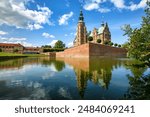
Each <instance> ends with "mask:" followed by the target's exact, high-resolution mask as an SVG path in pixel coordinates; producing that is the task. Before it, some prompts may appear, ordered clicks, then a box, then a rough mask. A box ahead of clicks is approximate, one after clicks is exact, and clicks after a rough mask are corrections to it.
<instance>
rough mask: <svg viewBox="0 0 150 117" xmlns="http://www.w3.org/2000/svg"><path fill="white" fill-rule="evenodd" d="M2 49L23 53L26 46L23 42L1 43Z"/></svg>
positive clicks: (3, 50) (0, 47)
mask: <svg viewBox="0 0 150 117" xmlns="http://www.w3.org/2000/svg"><path fill="white" fill-rule="evenodd" d="M0 49H1V51H2V52H8V53H20V54H22V53H23V50H24V46H22V45H21V44H19V43H18V44H12V43H0Z"/></svg>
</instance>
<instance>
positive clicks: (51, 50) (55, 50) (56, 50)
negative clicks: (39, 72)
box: [43, 48, 65, 52]
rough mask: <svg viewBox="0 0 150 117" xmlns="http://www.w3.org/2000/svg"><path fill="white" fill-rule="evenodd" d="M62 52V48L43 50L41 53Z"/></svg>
mask: <svg viewBox="0 0 150 117" xmlns="http://www.w3.org/2000/svg"><path fill="white" fill-rule="evenodd" d="M64 50H65V49H64V48H43V52H60V51H64Z"/></svg>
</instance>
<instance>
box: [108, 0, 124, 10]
mask: <svg viewBox="0 0 150 117" xmlns="http://www.w3.org/2000/svg"><path fill="white" fill-rule="evenodd" d="M111 2H112V3H113V4H114V6H115V7H117V8H121V9H122V8H126V6H125V1H124V0H111Z"/></svg>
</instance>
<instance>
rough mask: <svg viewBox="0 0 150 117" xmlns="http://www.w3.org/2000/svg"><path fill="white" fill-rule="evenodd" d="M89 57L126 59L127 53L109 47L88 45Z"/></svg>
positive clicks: (123, 50)
mask: <svg viewBox="0 0 150 117" xmlns="http://www.w3.org/2000/svg"><path fill="white" fill-rule="evenodd" d="M89 48H90V49H89V53H90V56H110V57H111V56H113V57H126V54H127V51H126V50H125V49H123V48H117V47H111V46H107V45H101V44H94V43H90V44H89Z"/></svg>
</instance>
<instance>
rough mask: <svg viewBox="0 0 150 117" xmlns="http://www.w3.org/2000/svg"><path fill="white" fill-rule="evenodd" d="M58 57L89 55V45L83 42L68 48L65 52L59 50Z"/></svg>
mask: <svg viewBox="0 0 150 117" xmlns="http://www.w3.org/2000/svg"><path fill="white" fill-rule="evenodd" d="M56 57H74V58H82V57H89V45H88V44H83V45H80V46H76V47H73V48H69V49H66V50H65V51H64V52H57V53H56Z"/></svg>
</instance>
